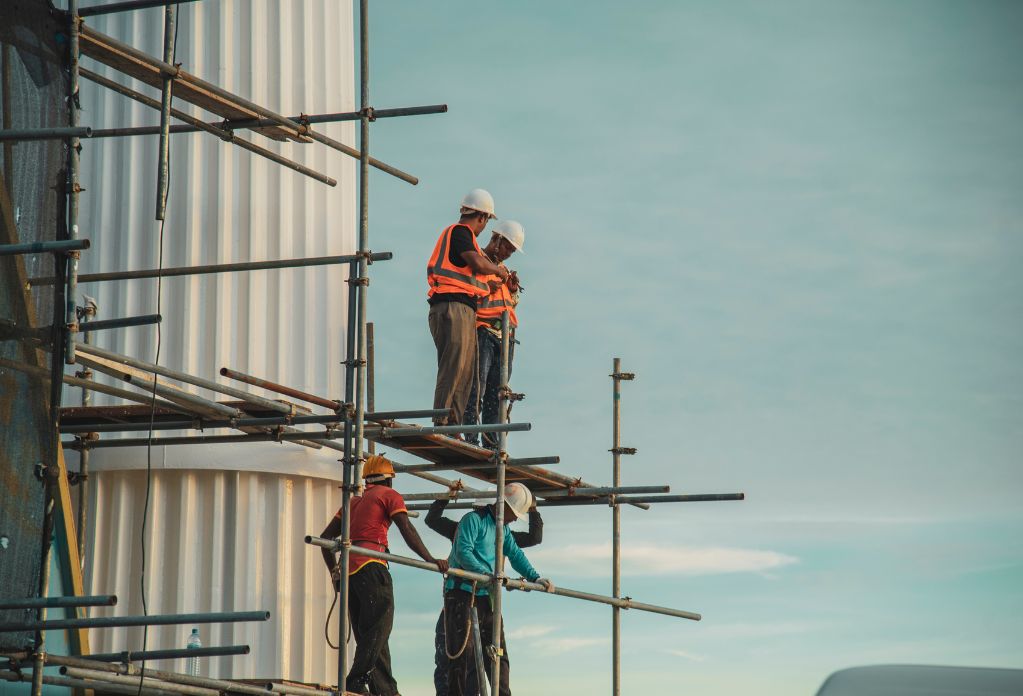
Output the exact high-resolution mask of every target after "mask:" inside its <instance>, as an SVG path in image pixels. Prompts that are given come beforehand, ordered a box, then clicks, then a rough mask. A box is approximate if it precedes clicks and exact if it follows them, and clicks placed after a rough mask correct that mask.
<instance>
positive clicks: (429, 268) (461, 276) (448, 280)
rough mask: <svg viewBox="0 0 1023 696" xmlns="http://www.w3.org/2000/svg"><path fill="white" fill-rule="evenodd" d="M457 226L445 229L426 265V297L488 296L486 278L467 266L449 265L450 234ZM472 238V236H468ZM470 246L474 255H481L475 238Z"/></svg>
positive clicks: (481, 251) (488, 289)
mask: <svg viewBox="0 0 1023 696" xmlns="http://www.w3.org/2000/svg"><path fill="white" fill-rule="evenodd" d="M455 227H457V225H451V226H450V227H448V228H447V229H445V230H444V231H443V232H442V233H441V235H440V237H439V238H438V239H437V244H436V246H434V247H433V255H432V256H430V261H429V262H428V263H427V265H426V282H427V284H428V285H429V286H430V290H429V292H427V293H426V294H427V296H428V297H433V296H434V295H437V294H443V293H465V294H467V295H471V296H472V297H475V298H478V299H482V298H484V297H486V296H487V295H489V294H490V286H488V285H487V282H486V276H485V275H480V274H476V273H473V272H472V269H471V268H469V267H468V266H463V267H461V268H459V267H458V266H455V265H454V264H452V263H451V260H450V259H449V258H448V251H449V250H450V249H451V232H452V231H453V230H454V229H455ZM470 236H471V237H472V235H470ZM472 245H473V248H475V250H476V253H477V254H480V255H481V256H482V255H483V250H482V249H480V245H479V243H477V241H476V237H472Z"/></svg>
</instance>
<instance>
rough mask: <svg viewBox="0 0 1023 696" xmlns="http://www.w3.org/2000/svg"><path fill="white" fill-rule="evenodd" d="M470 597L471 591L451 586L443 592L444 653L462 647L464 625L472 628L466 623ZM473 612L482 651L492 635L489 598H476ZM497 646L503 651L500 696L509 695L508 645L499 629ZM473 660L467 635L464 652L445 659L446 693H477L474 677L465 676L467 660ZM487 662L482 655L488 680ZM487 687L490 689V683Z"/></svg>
mask: <svg viewBox="0 0 1023 696" xmlns="http://www.w3.org/2000/svg"><path fill="white" fill-rule="evenodd" d="M471 598H472V595H471V593H469V592H466V591H465V590H456V589H452V590H448V591H447V592H446V593H445V594H444V614H445V617H444V627H445V629H446V630H445V636H446V637H445V640H446V641H447V648H448V652H450V653H452V654H454V653H455V652H457V651H458V649H459V648H461V647H462V642H463V641H464V640H465V632H466V628H467V626H468V630H469V631H472V626H471V624H469V602H470V600H471ZM476 613H477V614H478V615H479V620H480V642H481V643H482V644H483V650H484V651H486V649H487V646H488V645H490V642H491V640H492V638H493V635H494V612H493V610H492V609H491V608H490V597H488V596H486V595H482V596H479V597H477V598H476ZM501 648H502V649H503V651H504V654H503V655H502V656H501V689H500V696H511V686H510V683H511V679H510V675H509V671H510V664H509V662H508V646H507V645H506V644H505V640H504V631H503V630H502V631H501ZM475 661H476V651H475V646H474V645H473V641H472V637H471V636H470V638H469V643H468V645H466V647H465V652H463V653H462V654H461V655H460V656H459V657H458V659H455V660H450V661H449V662H448V694H450V696H475V695H476V694H478V693H479V688H478V686H477V685H476V680H475V679H473V680H470V679H469V669H468V665H469V663H470V662H472V663H474V662H475ZM491 664H492V663H491V661H490V659H489V658H487V657H484V658H483V667H484V669H486V671H487V679H488V680H489V679H490V675H491V670H490V668H491ZM490 686H491V689H493V684H491V685H490Z"/></svg>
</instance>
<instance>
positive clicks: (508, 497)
mask: <svg viewBox="0 0 1023 696" xmlns="http://www.w3.org/2000/svg"><path fill="white" fill-rule="evenodd" d="M504 502H506V503H508V506H509V507H510V508H511V509H512V512H514V513H515V518H516V519H518V518H520V517H525V516H526V515H527V514H529V508H530V507H531V506H532V505H533V494H532V492H531V491H530V490H529V489H528V488H526V487H525V486H523V485H522V484H521V483H509V484H508V485H507V486H505V487H504Z"/></svg>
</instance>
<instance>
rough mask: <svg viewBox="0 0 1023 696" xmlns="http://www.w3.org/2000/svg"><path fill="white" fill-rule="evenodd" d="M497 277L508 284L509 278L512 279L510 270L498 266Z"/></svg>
mask: <svg viewBox="0 0 1023 696" xmlns="http://www.w3.org/2000/svg"><path fill="white" fill-rule="evenodd" d="M497 277H498V278H500V279H501V282H503V283H507V282H508V278H510V277H511V273H509V272H508V269H507V268H505V267H504V266H498V267H497Z"/></svg>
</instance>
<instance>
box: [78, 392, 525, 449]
mask: <svg viewBox="0 0 1023 696" xmlns="http://www.w3.org/2000/svg"><path fill="white" fill-rule="evenodd" d="M147 388H152V387H147ZM530 427H532V426H531V425H530V424H529V423H488V424H486V425H438V426H433V427H427V428H381V427H376V426H366V428H365V431H364V432H365V434H366V436H367V437H377V436H378V435H381V434H383V435H384V436H386V437H395V438H397V437H409V436H412V435H436V434H441V435H443V434H448V433H454V432H465V433H483V432H494V431H504V432H519V431H524V430H529V429H530ZM344 436H345V434H344V432H343V431H336V430H330V431H326V432H311V431H302V432H285V433H277V432H274V433H252V434H247V435H194V436H183V437H159V438H154V439H152V440H150V439H149V438H130V439H124V440H93V441H89V442H74V441H67V440H65V441H63V442H62V444H63V445H64V446H65V447H68V448H71V449H105V448H110V447H144V446H146V445H148V444H149V443H150V442H151V443H152V445H153V446H154V447H158V446H163V445H217V444H236V443H240V442H268V441H270V442H277V441H280V442H287V441H292V440H309V441H311V442H324V441H327V440H341V439H343V438H344Z"/></svg>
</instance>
